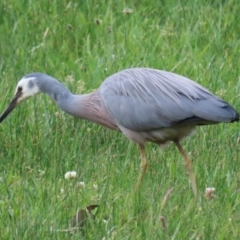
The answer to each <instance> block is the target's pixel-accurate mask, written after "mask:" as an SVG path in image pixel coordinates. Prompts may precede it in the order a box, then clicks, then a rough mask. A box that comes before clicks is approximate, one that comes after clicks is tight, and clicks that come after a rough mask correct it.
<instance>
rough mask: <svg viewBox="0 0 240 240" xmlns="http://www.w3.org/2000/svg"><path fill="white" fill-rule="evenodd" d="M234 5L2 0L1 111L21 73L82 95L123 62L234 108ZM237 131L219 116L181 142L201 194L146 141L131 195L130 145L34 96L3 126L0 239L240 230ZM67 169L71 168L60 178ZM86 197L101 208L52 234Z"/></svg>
mask: <svg viewBox="0 0 240 240" xmlns="http://www.w3.org/2000/svg"><path fill="white" fill-rule="evenodd" d="M239 12H240V2H239V1H237V0H229V1H223V0H212V1H210V0H192V1H190V0H188V1H187V0H185V1H184V0H182V1H180V0H179V1H173V0H168V1H165V0H162V1H157V0H148V1H122V0H119V1H114V0H110V1H97V0H92V1H90V0H86V1H76V0H73V1H65V0H62V1H58V0H55V1H54V0H52V1H50V0H42V1H31V0H28V1H27V0H26V1H13V0H1V1H0V112H2V111H3V110H4V109H5V108H6V107H7V105H8V103H9V101H10V99H11V98H12V97H13V94H14V90H15V87H16V84H17V81H18V80H19V79H20V78H21V77H22V76H23V75H25V74H27V73H29V72H44V73H47V74H49V75H52V76H54V77H55V78H57V79H59V80H60V81H61V82H62V83H64V84H65V85H66V86H67V87H68V88H69V89H70V90H71V91H73V92H74V93H79V94H80V93H87V92H91V91H93V90H94V89H96V88H98V86H99V85H100V84H101V82H102V81H103V80H104V79H105V78H106V77H107V76H109V75H111V74H112V73H115V72H117V71H119V70H122V69H125V68H130V67H151V68H157V69H164V70H168V71H173V72H176V73H178V74H181V75H184V76H187V77H189V78H190V79H193V80H195V81H197V82H198V83H200V84H202V85H203V86H205V87H206V88H208V89H209V90H211V91H212V92H213V93H215V94H216V95H218V96H220V97H222V98H223V99H224V100H226V101H228V102H229V103H231V104H232V105H233V106H234V107H235V108H236V109H238V110H240V77H239V76H240V62H239V57H240V56H239V55H240V54H239V53H240V41H239V38H240V14H239ZM169 110H170V111H171V109H169ZM239 135H240V133H239V124H237V123H235V124H219V125H216V126H209V127H208V126H207V127H201V128H198V131H197V133H196V134H195V135H194V136H192V137H191V138H188V139H187V140H185V141H184V143H183V146H184V148H185V149H186V151H187V152H189V154H190V155H191V157H192V158H193V161H194V170H195V174H196V179H197V184H198V191H199V199H198V200H197V201H195V200H194V196H193V193H192V190H191V186H190V183H189V179H188V176H187V174H186V170H185V166H184V163H183V159H182V157H181V155H180V154H179V152H178V151H177V149H176V147H175V146H174V145H173V144H170V145H169V147H168V148H166V149H164V150H162V149H160V148H159V147H158V146H155V145H153V144H149V145H148V147H147V154H148V159H149V162H150V167H149V170H148V173H147V175H146V176H145V178H144V181H143V184H142V187H141V190H140V191H139V192H138V193H137V194H136V193H134V191H133V187H134V184H135V183H136V180H137V176H138V173H139V164H140V159H139V149H138V147H137V146H135V145H134V144H133V143H131V142H130V141H128V140H127V139H126V138H125V137H124V136H123V135H122V134H121V133H118V132H112V131H109V130H107V129H104V128H103V127H100V126H98V125H95V124H92V123H90V122H87V121H83V120H79V119H74V118H73V117H71V116H69V115H67V114H65V113H64V112H62V111H61V110H59V109H58V108H57V106H56V105H55V103H54V102H53V101H52V100H51V99H50V98H49V97H48V96H45V95H43V94H41V95H38V96H37V97H36V98H34V99H31V100H28V101H27V102H25V103H23V104H21V105H20V106H19V107H18V108H17V109H15V110H14V111H13V113H12V114H11V115H10V116H9V117H8V118H7V119H6V120H5V121H4V122H2V123H1V125H0V166H1V167H0V238H1V239H121V240H123V239H151V240H153V239H240V194H239V193H240V162H239V157H240V150H239V137H240V136H239ZM68 171H76V172H77V177H76V178H75V179H72V180H67V179H65V178H64V174H65V173H66V172H68ZM81 182H83V183H84V186H83V183H81ZM172 187H173V188H174V189H173V192H172V194H171V195H170V197H169V199H168V201H167V202H166V204H165V205H164V206H163V207H162V201H163V198H164V196H165V194H166V193H167V191H168V190H169V189H171V188H172ZM207 187H214V188H215V189H216V191H215V195H216V197H215V198H214V199H212V200H209V199H207V198H206V197H205V189H206V188H207ZM89 204H99V208H98V209H97V210H96V211H95V214H96V218H95V220H94V221H89V224H88V225H87V231H86V234H85V236H82V233H81V231H77V232H76V233H75V234H73V235H70V234H69V233H65V232H60V231H58V230H63V229H68V228H69V226H70V220H71V217H72V216H73V215H74V214H75V213H76V211H77V209H82V208H85V207H86V206H88V205H89ZM162 218H164V220H165V223H166V226H164V224H163V221H162V220H161V219H162Z"/></svg>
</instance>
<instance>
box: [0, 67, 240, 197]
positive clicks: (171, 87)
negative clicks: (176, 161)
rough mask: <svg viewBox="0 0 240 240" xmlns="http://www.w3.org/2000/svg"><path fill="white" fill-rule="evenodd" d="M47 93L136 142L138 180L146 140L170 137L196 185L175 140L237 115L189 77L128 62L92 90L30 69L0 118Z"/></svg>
mask: <svg viewBox="0 0 240 240" xmlns="http://www.w3.org/2000/svg"><path fill="white" fill-rule="evenodd" d="M40 92H43V93H47V94H48V95H49V96H50V97H51V98H52V99H53V100H54V101H55V102H56V103H57V105H58V106H59V107H60V108H61V109H62V110H63V111H65V112H67V113H69V114H71V115H73V116H75V117H79V118H83V119H87V120H90V121H92V122H95V123H97V124H101V125H103V126H105V127H107V128H110V129H112V130H120V131H122V133H123V134H124V135H125V136H126V137H127V138H129V139H131V140H132V141H133V142H135V143H137V144H138V145H139V147H140V153H141V172H140V174H139V178H138V181H137V185H136V187H137V188H138V187H139V186H140V183H141V181H142V178H143V176H144V173H145V172H146V170H147V166H148V163H147V158H146V154H145V143H146V142H148V141H149V142H154V143H156V144H158V145H161V144H165V143H167V142H169V141H173V142H174V143H175V144H176V146H177V148H178V150H179V151H180V153H181V154H182V156H183V158H184V160H185V165H186V167H187V171H188V174H189V177H190V181H191V184H192V189H193V192H194V195H195V196H197V187H196V182H195V177H194V173H193V167H192V161H191V159H190V158H189V156H188V155H187V154H186V152H185V151H184V150H183V148H182V146H181V144H180V140H181V139H182V138H184V137H186V136H188V135H191V133H192V132H193V131H194V129H195V127H196V126H198V125H209V124H216V123H220V122H229V123H230V122H235V121H239V114H238V113H237V112H236V110H235V109H234V108H233V107H231V106H230V105H229V104H228V103H227V102H225V101H223V100H222V99H220V98H218V97H216V96H214V95H213V94H212V93H211V92H209V91H208V90H207V89H205V88H203V87H202V86H201V85H199V84H197V83H195V82H193V81H191V80H190V79H188V78H186V77H183V76H180V75H177V74H174V73H171V72H166V71H160V70H155V69H148V68H132V69H127V70H123V71H120V72H118V73H115V74H113V75H111V76H110V77H108V78H107V79H105V81H104V82H103V83H102V84H101V86H100V87H99V88H98V89H97V90H96V91H94V92H92V93H89V94H83V95H75V94H73V93H71V92H70V91H69V90H68V89H67V88H66V87H65V86H63V85H62V84H61V83H60V82H59V81H57V80H56V79H54V78H53V77H51V76H48V75H46V74H43V73H30V74H27V75H26V76H24V77H23V78H22V79H21V80H20V81H19V82H18V84H17V88H16V92H15V96H14V98H13V100H12V101H11V102H10V104H9V106H8V108H7V109H6V110H5V111H4V113H3V114H2V115H1V116H0V122H2V121H3V120H4V118H5V117H7V115H8V114H9V113H10V112H11V111H12V110H13V109H14V108H15V106H16V105H18V104H19V103H20V102H21V101H23V100H24V99H26V98H28V97H31V96H34V95H35V94H37V93H40Z"/></svg>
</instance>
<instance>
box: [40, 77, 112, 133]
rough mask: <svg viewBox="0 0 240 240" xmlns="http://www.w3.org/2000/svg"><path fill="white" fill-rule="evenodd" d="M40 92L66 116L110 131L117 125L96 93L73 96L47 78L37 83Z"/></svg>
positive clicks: (55, 81) (57, 82) (54, 80)
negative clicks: (68, 115) (46, 95)
mask: <svg viewBox="0 0 240 240" xmlns="http://www.w3.org/2000/svg"><path fill="white" fill-rule="evenodd" d="M37 84H38V87H39V89H40V91H41V92H43V93H46V94H48V95H49V96H50V97H51V98H52V99H53V100H54V101H55V102H56V103H57V105H58V106H59V107H60V108H61V109H62V110H63V111H65V112H67V113H68V114H71V115H73V116H75V117H79V118H83V119H87V120H90V121H92V122H95V123H98V124H100V125H103V126H105V127H108V128H111V129H117V124H116V122H115V121H114V119H113V118H112V116H111V115H110V114H109V112H108V111H107V109H106V107H105V105H104V103H103V101H102V100H101V97H100V95H99V93H98V91H95V92H92V93H90V94H83V95H74V94H72V93H71V92H70V91H69V90H68V89H67V88H66V87H65V86H64V85H62V84H61V83H60V82H59V81H57V80H56V79H54V78H52V77H50V76H47V78H44V79H41V81H39V82H38V83H37Z"/></svg>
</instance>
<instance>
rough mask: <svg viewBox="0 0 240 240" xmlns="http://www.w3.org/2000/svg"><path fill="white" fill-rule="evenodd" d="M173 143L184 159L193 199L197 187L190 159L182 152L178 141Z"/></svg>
mask: <svg viewBox="0 0 240 240" xmlns="http://www.w3.org/2000/svg"><path fill="white" fill-rule="evenodd" d="M174 143H175V144H176V146H177V148H178V150H179V152H180V153H181V154H182V156H183V158H184V161H185V165H186V168H187V172H188V175H189V178H190V181H191V184H192V190H193V193H194V196H195V198H197V185H196V180H195V176H194V172H193V165H192V159H191V158H190V157H189V156H188V155H187V153H186V152H185V151H184V150H183V148H182V146H181V144H180V142H179V141H178V140H175V141H174Z"/></svg>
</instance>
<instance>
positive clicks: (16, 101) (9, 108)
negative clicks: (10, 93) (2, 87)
mask: <svg viewBox="0 0 240 240" xmlns="http://www.w3.org/2000/svg"><path fill="white" fill-rule="evenodd" d="M21 95H22V91H18V92H17V93H16V95H15V97H14V98H13V100H12V101H11V102H10V104H9V105H8V107H7V109H6V110H5V111H4V112H3V114H2V115H1V116H0V123H1V122H2V121H3V120H4V119H5V118H6V117H7V116H8V114H9V113H10V112H11V111H12V110H13V109H14V108H15V107H16V106H17V104H18V99H19V97H20V96H21Z"/></svg>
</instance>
